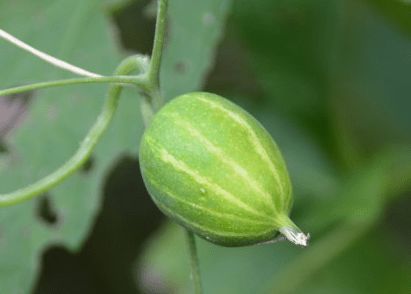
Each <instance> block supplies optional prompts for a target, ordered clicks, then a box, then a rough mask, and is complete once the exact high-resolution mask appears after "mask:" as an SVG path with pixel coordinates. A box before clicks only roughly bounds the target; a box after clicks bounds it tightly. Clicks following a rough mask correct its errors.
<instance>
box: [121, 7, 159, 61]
mask: <svg viewBox="0 0 411 294" xmlns="http://www.w3.org/2000/svg"><path fill="white" fill-rule="evenodd" d="M150 3H151V1H148V0H143V1H130V4H128V5H125V6H124V7H122V8H121V9H118V10H116V11H115V12H114V13H113V22H114V25H115V26H116V27H117V30H118V33H119V38H120V42H121V44H122V46H123V48H125V49H128V50H133V51H137V52H139V53H142V54H150V53H151V48H152V44H153V40H154V29H155V14H154V16H153V15H152V14H151V13H150Z"/></svg>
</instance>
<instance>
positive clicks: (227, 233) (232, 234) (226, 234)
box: [156, 201, 273, 239]
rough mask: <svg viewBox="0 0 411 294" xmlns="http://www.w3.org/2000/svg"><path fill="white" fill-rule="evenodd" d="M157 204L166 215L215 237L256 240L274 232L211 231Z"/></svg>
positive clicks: (269, 230) (157, 202)
mask: <svg viewBox="0 0 411 294" xmlns="http://www.w3.org/2000/svg"><path fill="white" fill-rule="evenodd" d="M156 204H157V205H158V206H159V207H160V208H161V209H162V210H163V211H164V212H166V213H168V214H170V215H172V216H175V217H176V218H177V219H180V220H181V221H182V222H183V223H184V224H186V225H187V224H189V225H191V226H192V227H194V228H197V229H199V230H200V231H202V232H204V233H206V234H214V235H217V236H218V235H220V236H224V237H238V238H247V239H249V238H255V237H258V236H264V235H265V234H267V233H269V232H271V231H273V229H268V230H265V231H263V232H261V233H259V234H256V235H253V234H250V233H243V234H242V233H236V232H232V231H219V230H211V229H210V228H209V227H208V226H207V227H206V226H203V225H200V224H199V223H198V222H194V221H192V220H188V219H186V218H185V217H183V216H182V215H180V214H175V212H173V211H172V210H171V209H169V208H168V207H166V206H165V205H163V204H162V203H160V202H159V201H156ZM202 236H204V237H205V238H206V239H210V238H209V237H207V236H206V235H205V234H203V235H202Z"/></svg>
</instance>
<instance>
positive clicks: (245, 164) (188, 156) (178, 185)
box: [140, 92, 309, 246]
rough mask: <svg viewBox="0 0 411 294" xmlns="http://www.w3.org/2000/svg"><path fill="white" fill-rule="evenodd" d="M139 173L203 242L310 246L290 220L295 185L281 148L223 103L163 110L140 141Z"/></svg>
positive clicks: (190, 102) (183, 99)
mask: <svg viewBox="0 0 411 294" xmlns="http://www.w3.org/2000/svg"><path fill="white" fill-rule="evenodd" d="M140 167H141V172H142V175H143V179H144V182H145V185H146V187H147V189H148V191H149V193H150V195H151V197H152V198H153V200H154V202H155V203H156V204H157V206H158V207H159V208H160V210H162V211H163V212H164V213H165V214H166V215H168V216H169V217H171V218H172V219H174V220H175V221H177V222H178V223H179V224H181V225H182V226H184V227H186V228H187V229H189V230H191V231H193V232H194V233H196V234H197V235H199V236H201V237H202V238H204V239H207V240H209V241H211V242H213V243H216V244H219V245H223V246H244V245H252V244H258V243H265V242H270V241H272V240H274V239H275V238H276V236H277V235H278V232H280V233H282V234H283V235H284V236H285V237H286V238H287V239H288V240H290V241H292V242H293V243H295V244H298V245H302V246H306V245H307V241H308V237H309V236H306V235H304V234H303V233H302V232H301V231H300V230H299V229H298V227H297V226H296V225H295V224H294V223H293V222H292V221H291V220H290V219H289V217H288V215H289V212H290V209H291V206H292V202H293V199H292V191H291V183H290V179H289V176H288V172H287V168H286V165H285V163H284V160H283V158H282V156H281V153H280V151H279V149H278V147H277V145H276V144H275V142H274V141H273V139H272V137H271V136H270V135H269V133H268V132H267V131H266V130H265V129H264V128H263V126H262V125H261V124H260V123H259V122H258V121H257V120H256V119H255V118H253V117H252V116H251V115H250V114H248V113H247V112H246V111H245V110H243V109H242V108H240V107H239V106H237V105H235V104H233V103H232V102H230V101H228V100H226V99H225V98H222V97H220V96H218V95H215V94H210V93H201V92H195V93H189V94H185V95H182V96H179V97H177V98H175V99H173V100H172V101H171V102H169V103H168V104H166V105H165V106H164V107H163V108H162V109H161V110H160V111H159V112H158V113H157V114H156V115H155V116H154V118H153V120H152V121H151V124H150V125H149V127H148V128H147V129H146V131H145V133H144V135H143V139H142V142H141V146H140Z"/></svg>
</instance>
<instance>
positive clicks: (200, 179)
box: [145, 136, 271, 219]
mask: <svg viewBox="0 0 411 294" xmlns="http://www.w3.org/2000/svg"><path fill="white" fill-rule="evenodd" d="M145 141H146V143H147V144H150V145H151V148H152V149H153V150H155V149H157V151H158V152H159V153H160V159H161V160H162V161H163V162H164V163H167V164H170V165H171V166H172V167H173V168H174V169H176V170H178V171H181V172H183V173H185V174H186V175H188V176H189V177H191V178H192V179H193V180H194V181H195V182H197V183H198V184H199V185H201V186H204V187H207V190H209V191H211V192H213V193H214V194H217V195H220V196H222V197H223V198H224V199H225V200H226V201H228V202H230V203H231V204H233V205H235V206H237V207H240V208H242V209H244V210H245V211H248V212H249V213H252V214H254V215H256V216H259V217H262V218H269V219H271V216H269V215H265V214H260V213H259V211H257V210H256V209H254V208H252V207H251V206H249V205H247V204H246V203H244V202H243V201H241V200H240V199H238V198H237V197H235V196H234V195H232V194H231V193H230V192H228V191H226V190H224V189H223V188H221V187H220V186H219V185H217V184H215V183H213V182H211V181H210V180H209V179H208V178H207V177H204V176H202V175H201V174H199V173H198V172H197V171H196V170H193V169H191V168H190V167H189V166H188V165H187V164H185V163H184V162H183V161H181V160H179V159H177V158H175V157H174V156H173V155H172V154H170V153H169V152H168V151H167V150H166V149H165V148H164V147H162V146H160V144H158V143H157V142H154V140H153V139H152V138H151V137H149V136H146V138H145ZM154 146H157V147H154Z"/></svg>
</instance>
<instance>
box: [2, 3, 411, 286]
mask: <svg viewBox="0 0 411 294" xmlns="http://www.w3.org/2000/svg"><path fill="white" fill-rule="evenodd" d="M154 11H155V3H153V2H152V1H146V0H144V1H143V0H130V1H126V0H72V1H66V0H53V1H52V0H38V1H30V0H16V1H7V0H0V27H1V28H2V29H5V30H7V31H9V32H11V33H12V34H15V35H16V36H18V37H19V38H21V39H23V40H25V41H27V42H28V43H30V44H32V45H33V46H35V47H37V48H39V49H41V50H44V51H46V52H48V53H51V54H53V55H56V56H57V57H59V58H62V59H65V60H67V61H69V62H72V63H74V64H77V65H80V66H82V67H85V68H87V69H90V70H93V71H97V72H101V73H104V74H110V73H111V72H112V71H113V70H114V68H115V66H116V64H118V62H119V61H120V60H121V58H122V57H123V56H125V55H127V54H131V53H132V52H140V53H146V54H148V53H149V52H150V50H151V43H152V38H153V31H154V30H153V29H154V18H153V17H154ZM169 15H170V19H169V32H168V39H167V44H166V50H165V55H164V66H163V68H162V73H161V75H162V81H163V89H164V93H165V95H166V97H167V99H171V98H172V97H174V96H176V95H178V94H181V93H185V92H188V91H193V90H200V89H203V90H206V91H212V92H216V93H219V94H221V95H223V96H225V97H227V98H229V99H232V100H233V101H235V102H237V103H239V104H241V105H243V106H244V107H245V108H246V109H247V110H249V111H250V112H251V113H252V114H254V115H255V116H256V117H258V118H259V119H260V120H261V122H262V123H263V125H264V126H265V127H266V128H267V129H268V130H269V131H270V132H271V133H272V135H273V136H274V138H276V141H277V142H278V144H279V146H280V148H281V149H282V151H283V153H284V156H285V159H286V161H287V164H288V166H289V169H290V173H291V177H292V181H293V184H294V192H295V207H294V210H293V219H295V220H296V222H297V223H298V224H300V226H301V227H303V228H304V229H305V230H306V231H309V232H311V234H312V236H313V237H312V243H311V245H310V247H309V248H307V249H301V248H296V247H292V246H290V245H289V244H286V243H281V244H276V245H269V246H255V247H246V248H222V247H218V246H215V245H212V244H209V243H206V242H204V241H201V240H200V241H199V246H200V260H201V267H202V274H203V278H204V288H205V292H206V293H274V292H275V293H300V292H301V291H304V292H305V293H404V294H405V293H409V291H410V290H411V259H410V256H411V252H410V248H411V232H410V227H411V223H410V221H411V219H410V215H409V211H410V209H411V201H410V197H409V196H410V191H411V115H410V110H411V81H410V76H411V21H410V20H411V5H410V4H409V3H408V1H405V0H404V1H401V0H393V1H385V0H361V1H357V0H327V1H326V0H313V1H304V0H292V1H290V0H287V1H286V0H276V1H272V0H258V1H246V0H237V1H230V0H224V1H221V0H193V1H185V0H171V1H170V11H169ZM68 76H69V75H68V74H65V73H61V72H60V71H58V70H55V69H52V68H50V67H49V66H48V65H45V64H44V63H42V62H41V61H38V60H36V59H35V58H33V57H31V56H29V55H28V54H26V53H24V52H21V51H20V50H18V49H16V48H14V47H12V46H10V45H9V44H6V43H5V42H0V88H6V87H9V86H13V85H19V84H25V83H29V82H34V81H42V80H50V79H56V78H62V77H68ZM104 91H105V87H104V86H101V85H100V86H78V87H69V88H64V89H53V90H47V91H41V92H35V93H31V94H30V95H29V96H27V95H26V96H19V97H13V98H10V97H3V98H1V100H0V102H1V103H0V110H1V111H0V115H1V117H0V140H1V148H0V192H7V191H10V190H12V189H14V188H17V187H19V186H21V185H24V184H27V183H29V182H31V181H33V180H35V179H38V178H39V177H41V176H43V175H45V174H47V173H49V172H50V171H51V170H53V169H54V168H56V167H57V166H59V165H60V164H61V163H62V162H63V161H64V160H65V158H67V157H68V156H69V155H71V154H72V153H73V152H74V150H75V149H76V147H77V146H78V143H79V141H80V140H81V138H82V137H83V136H84V134H85V132H86V131H87V129H88V127H89V126H90V125H91V124H92V122H93V120H94V118H95V117H96V115H97V113H98V111H99V109H100V107H101V104H102V97H103V95H104ZM142 131H143V125H142V120H141V116H140V112H139V97H138V94H137V93H136V92H134V91H130V90H128V91H126V95H125V97H124V98H123V99H122V101H121V106H120V110H119V112H118V113H117V115H116V118H115V122H114V124H113V125H112V127H111V128H110V130H109V133H108V134H107V135H106V136H105V137H104V139H103V141H102V142H101V143H100V144H99V146H98V148H97V151H96V152H95V154H94V155H93V158H92V159H91V160H90V162H89V164H88V165H87V167H86V168H84V169H83V170H82V171H81V172H79V173H78V174H76V175H75V176H74V177H72V178H71V179H70V180H68V181H67V182H66V183H64V184H63V185H61V186H59V187H58V188H56V189H54V190H52V191H51V192H50V193H49V194H47V195H44V196H42V197H41V198H39V199H36V200H34V201H30V202H28V203H24V204H22V205H19V206H16V207H11V208H3V209H1V210H0V293H125V294H127V293H190V292H191V291H192V289H191V284H190V281H189V268H188V260H187V257H188V256H187V254H186V248H185V244H184V238H183V235H182V232H181V230H180V229H179V228H178V227H177V226H176V225H174V224H170V223H169V222H168V221H167V220H166V219H165V218H164V217H163V216H161V214H160V213H159V212H158V210H157V209H156V208H155V207H154V205H153V204H152V202H151V201H150V199H149V196H148V195H147V193H146V191H145V189H144V186H143V183H142V180H141V175H140V173H139V169H138V159H137V152H138V144H139V138H140V137H141V134H142Z"/></svg>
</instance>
